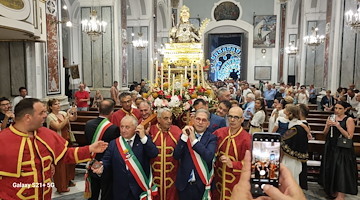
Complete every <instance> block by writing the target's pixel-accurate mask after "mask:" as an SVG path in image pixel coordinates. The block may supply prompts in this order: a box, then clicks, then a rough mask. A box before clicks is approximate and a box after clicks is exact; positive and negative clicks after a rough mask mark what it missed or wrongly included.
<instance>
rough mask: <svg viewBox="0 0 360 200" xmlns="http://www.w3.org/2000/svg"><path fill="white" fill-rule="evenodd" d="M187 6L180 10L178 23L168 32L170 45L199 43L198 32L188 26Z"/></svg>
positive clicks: (188, 14)
mask: <svg viewBox="0 0 360 200" xmlns="http://www.w3.org/2000/svg"><path fill="white" fill-rule="evenodd" d="M189 11H190V10H189V8H188V7H187V6H185V5H184V6H182V7H181V10H180V23H179V24H178V25H176V26H174V27H172V28H171V30H170V43H191V42H200V37H199V30H198V29H197V28H196V27H195V26H194V25H193V24H190V22H189V18H190V12H189Z"/></svg>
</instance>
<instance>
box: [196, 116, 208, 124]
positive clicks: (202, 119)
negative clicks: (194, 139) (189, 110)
mask: <svg viewBox="0 0 360 200" xmlns="http://www.w3.org/2000/svg"><path fill="white" fill-rule="evenodd" d="M195 121H196V122H197V123H206V122H208V120H207V119H205V118H200V117H196V118H195Z"/></svg>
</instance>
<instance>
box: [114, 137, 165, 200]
mask: <svg viewBox="0 0 360 200" xmlns="http://www.w3.org/2000/svg"><path fill="white" fill-rule="evenodd" d="M116 145H117V147H118V150H119V152H120V155H121V157H122V158H123V160H124V161H125V164H126V166H127V167H128V169H129V170H130V172H131V174H132V175H133V176H134V178H135V180H136V182H137V183H138V185H139V186H140V187H141V189H142V190H143V191H144V192H142V193H141V194H140V196H139V197H140V200H152V199H153V197H154V196H156V195H157V193H158V188H157V186H156V185H152V182H153V177H152V172H151V167H150V175H149V178H148V177H147V176H146V174H145V171H144V169H143V167H142V166H141V164H140V162H139V160H138V159H137V158H136V155H135V154H134V152H133V151H132V149H131V146H130V145H129V144H128V143H127V142H126V141H125V139H124V138H123V137H121V136H120V137H119V139H118V140H116Z"/></svg>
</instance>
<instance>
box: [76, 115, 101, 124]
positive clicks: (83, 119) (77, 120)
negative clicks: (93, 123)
mask: <svg viewBox="0 0 360 200" xmlns="http://www.w3.org/2000/svg"><path fill="white" fill-rule="evenodd" d="M96 118H97V116H83V115H79V116H78V117H77V119H76V122H87V121H89V120H92V119H96Z"/></svg>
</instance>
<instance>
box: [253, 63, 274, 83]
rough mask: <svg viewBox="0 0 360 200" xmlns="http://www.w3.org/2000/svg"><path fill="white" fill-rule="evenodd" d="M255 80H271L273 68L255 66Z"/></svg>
mask: <svg viewBox="0 0 360 200" xmlns="http://www.w3.org/2000/svg"><path fill="white" fill-rule="evenodd" d="M254 72H255V73H254V80H271V66H255V69H254Z"/></svg>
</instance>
